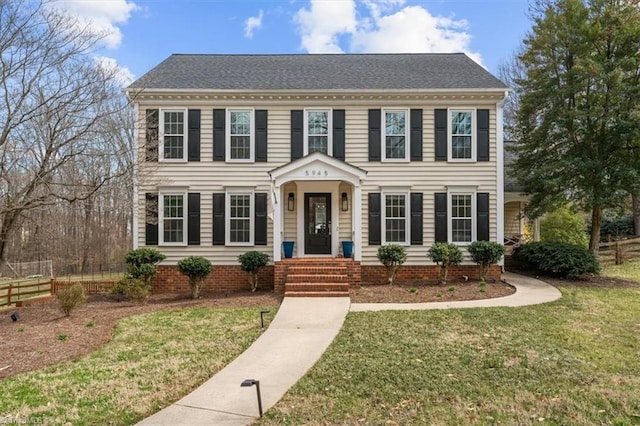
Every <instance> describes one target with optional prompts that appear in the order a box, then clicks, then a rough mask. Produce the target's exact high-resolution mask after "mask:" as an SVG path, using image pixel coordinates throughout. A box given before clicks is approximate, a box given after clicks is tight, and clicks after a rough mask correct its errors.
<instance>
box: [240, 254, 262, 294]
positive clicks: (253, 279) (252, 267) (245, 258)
mask: <svg viewBox="0 0 640 426" xmlns="http://www.w3.org/2000/svg"><path fill="white" fill-rule="evenodd" d="M238 262H240V267H241V268H242V270H243V271H245V272H248V273H249V285H250V286H251V291H256V289H257V288H258V272H260V269H261V268H263V267H264V266H267V263H269V255H267V254H265V253H262V252H259V251H255V250H254V251H248V252H246V253H243V254H241V255H240V256H238Z"/></svg>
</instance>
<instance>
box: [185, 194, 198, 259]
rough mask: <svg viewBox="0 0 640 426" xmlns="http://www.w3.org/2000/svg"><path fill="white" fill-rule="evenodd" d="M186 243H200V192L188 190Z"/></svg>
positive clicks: (193, 244)
mask: <svg viewBox="0 0 640 426" xmlns="http://www.w3.org/2000/svg"><path fill="white" fill-rule="evenodd" d="M187 212H188V216H187V244H189V245H190V246H199V245H200V193H199V192H190V193H189V194H188V195H187Z"/></svg>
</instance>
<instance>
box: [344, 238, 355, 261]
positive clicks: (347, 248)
mask: <svg viewBox="0 0 640 426" xmlns="http://www.w3.org/2000/svg"><path fill="white" fill-rule="evenodd" d="M342 255H343V256H344V257H346V258H350V257H351V256H353V241H343V242H342Z"/></svg>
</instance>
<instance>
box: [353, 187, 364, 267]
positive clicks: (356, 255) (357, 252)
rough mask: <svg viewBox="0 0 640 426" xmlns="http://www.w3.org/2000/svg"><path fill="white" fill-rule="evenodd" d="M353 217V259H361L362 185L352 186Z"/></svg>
mask: <svg viewBox="0 0 640 426" xmlns="http://www.w3.org/2000/svg"><path fill="white" fill-rule="evenodd" d="M352 205H353V209H351V210H352V211H353V213H352V214H353V217H352V218H351V223H352V228H353V229H352V232H353V236H352V238H353V246H354V247H353V250H354V252H353V260H357V261H361V260H362V187H361V186H360V184H358V185H354V186H353V203H352Z"/></svg>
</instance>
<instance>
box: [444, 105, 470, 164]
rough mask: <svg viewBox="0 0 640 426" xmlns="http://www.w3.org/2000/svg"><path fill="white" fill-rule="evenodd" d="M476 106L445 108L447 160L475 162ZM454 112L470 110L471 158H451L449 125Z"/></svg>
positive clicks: (451, 137)
mask: <svg viewBox="0 0 640 426" xmlns="http://www.w3.org/2000/svg"><path fill="white" fill-rule="evenodd" d="M476 111H477V108H449V109H448V110H447V161H450V162H453V163H475V162H476V161H477V160H476V158H477V152H478V145H477V144H478V135H477V128H478V125H477V119H478V114H477V113H476ZM454 112H470V113H471V158H453V133H452V125H451V114H452V113H454Z"/></svg>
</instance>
